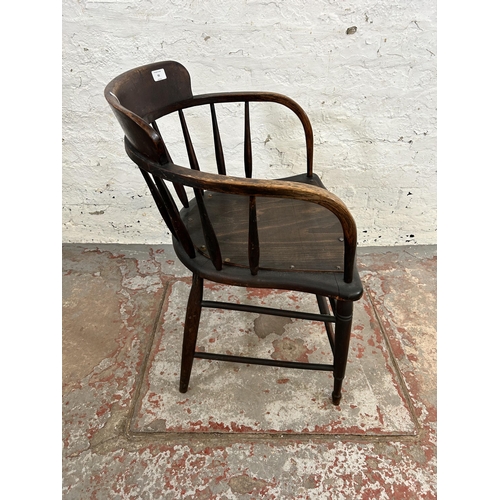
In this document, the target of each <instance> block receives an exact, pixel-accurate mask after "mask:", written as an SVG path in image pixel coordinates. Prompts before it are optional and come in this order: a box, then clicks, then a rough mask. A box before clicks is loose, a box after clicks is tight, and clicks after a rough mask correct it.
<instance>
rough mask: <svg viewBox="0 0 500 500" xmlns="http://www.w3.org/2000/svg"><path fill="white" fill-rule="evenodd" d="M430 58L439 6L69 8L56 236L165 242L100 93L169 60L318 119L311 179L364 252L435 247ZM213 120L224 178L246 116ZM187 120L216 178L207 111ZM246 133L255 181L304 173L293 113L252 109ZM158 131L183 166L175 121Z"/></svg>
mask: <svg viewBox="0 0 500 500" xmlns="http://www.w3.org/2000/svg"><path fill="white" fill-rule="evenodd" d="M436 54H437V50H436V2H435V1H431V0H421V1H419V2H416V1H415V2H414V1H408V2H399V3H397V2H389V1H388V0H381V1H379V2H373V1H368V0H346V1H341V0H307V1H306V0H287V1H284V0H276V1H274V2H269V1H268V0H245V1H243V0H235V1H233V2H225V1H222V0H203V1H201V0H189V1H188V0H182V1H181V0H170V1H159V0H150V1H145V0H144V1H141V0H138V1H132V0H128V1H127V0H63V70H62V72H63V83H62V91H63V117H62V118H63V241H64V242H102V243H150V244H157V243H169V242H170V241H171V238H170V235H169V233H168V232H167V229H166V227H165V225H164V223H163V222H162V220H161V219H160V216H159V214H158V212H157V210H156V207H155V205H154V202H153V200H152V198H151V196H150V195H149V193H148V191H147V189H146V186H145V183H144V181H143V178H142V176H141V175H140V173H139V171H138V170H137V168H136V167H135V166H134V165H133V164H132V163H131V162H130V160H129V159H128V157H127V156H126V154H125V152H124V149H123V142H122V135H123V134H122V132H121V129H120V127H119V125H118V123H117V122H116V120H115V118H114V116H113V115H112V113H111V110H110V109H109V107H108V105H107V103H106V101H105V99H104V97H103V90H104V87H105V85H106V84H107V83H108V82H109V81H110V80H111V79H112V78H113V77H115V76H116V75H118V74H119V73H122V72H123V71H126V70H128V69H130V68H133V67H136V66H139V65H142V64H147V63H150V62H154V61H161V60H169V59H172V60H177V61H179V62H181V63H182V64H183V65H184V66H186V68H187V69H188V71H189V72H190V74H191V78H192V85H193V92H194V93H207V92H218V91H222V90H224V91H235V90H265V91H273V92H279V93H283V94H286V95H288V96H290V97H292V98H293V99H294V100H296V101H297V102H298V103H299V104H300V105H301V106H302V107H303V108H304V109H305V111H306V112H307V113H308V115H309V117H310V119H311V122H312V126H313V130H314V136H315V140H314V142H315V152H314V155H315V171H316V173H318V175H320V177H321V178H322V179H323V182H324V183H325V185H326V186H327V187H328V189H329V190H330V191H332V192H334V193H335V194H337V195H338V196H340V197H341V198H342V199H343V200H344V201H345V202H346V204H347V206H348V207H349V208H350V210H351V211H352V213H353V215H354V217H355V219H356V221H357V225H358V237H359V243H360V245H398V244H434V243H436V115H437V112H436ZM273 106H274V107H273ZM218 115H219V118H220V127H221V133H222V134H224V133H225V135H224V136H223V141H224V147H225V150H226V155H227V158H226V161H227V163H228V166H229V169H230V171H231V169H233V170H232V173H233V172H234V173H239V174H241V172H242V171H243V170H242V151H243V112H242V108H241V106H240V107H238V106H237V105H232V106H229V105H228V106H223V107H221V109H220V111H219V112H218ZM188 119H189V121H188V124H189V125H190V128H191V132H192V135H193V138H194V139H195V141H196V142H195V146H196V145H198V149H197V152H198V155H199V159H200V163H201V165H202V168H203V166H204V165H206V166H207V170H209V171H212V166H211V165H212V163H213V152H212V151H211V150H210V151H207V152H206V153H204V152H203V151H204V150H203V149H202V148H201V143H202V142H203V141H205V142H206V143H207V145H208V146H209V149H210V148H211V147H212V139H211V137H210V135H208V133H209V132H210V131H209V129H208V130H206V125H207V124H208V122H207V119H208V115H207V114H206V113H204V112H202V111H199V112H195V111H193V112H192V113H190V114H189V115H188ZM261 121H262V122H263V123H264V124H265V126H264V125H260V122H261ZM252 125H253V126H254V127H255V128H254V130H253V136H252V138H253V143H254V175H255V176H260V177H264V178H276V177H282V176H287V175H293V174H294V173H299V172H303V171H304V170H305V154H304V141H303V135H302V129H301V126H300V123H299V122H298V120H296V119H294V116H293V115H292V114H291V112H290V111H289V110H287V109H286V108H283V109H281V108H278V107H276V105H271V104H263V105H261V106H258V105H255V106H253V107H252ZM160 126H161V127H164V128H162V131H163V130H165V131H166V134H165V133H164V134H163V135H164V137H165V136H166V137H168V139H167V140H168V141H169V143H170V144H171V147H170V149H171V152H172V156H173V157H174V159H175V161H176V162H177V163H182V162H183V161H185V158H186V155H185V152H184V151H183V150H182V148H181V144H180V142H181V141H180V136H179V129H178V127H177V125H176V124H175V123H171V122H170V121H169V120H164V121H163V122H160ZM207 132H208V133H207Z"/></svg>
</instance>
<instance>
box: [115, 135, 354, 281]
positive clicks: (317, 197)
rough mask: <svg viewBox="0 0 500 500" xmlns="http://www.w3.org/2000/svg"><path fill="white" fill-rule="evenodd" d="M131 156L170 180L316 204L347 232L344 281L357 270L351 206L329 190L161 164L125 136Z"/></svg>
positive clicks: (154, 173) (147, 168) (230, 191)
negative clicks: (347, 205) (332, 215)
mask: <svg viewBox="0 0 500 500" xmlns="http://www.w3.org/2000/svg"><path fill="white" fill-rule="evenodd" d="M125 148H126V150H127V154H128V155H129V157H130V158H131V159H132V160H133V161H134V162H135V163H136V164H137V165H139V166H140V167H141V168H143V169H144V170H146V171H148V172H149V173H151V174H153V175H156V176H158V177H161V178H163V179H166V180H168V181H171V182H174V183H179V184H184V185H186V186H190V187H193V188H198V189H206V190H209V191H214V192H221V193H231V194H239V195H245V196H267V197H274V198H290V199H296V200H303V201H307V202H310V203H316V204H318V205H321V206H323V207H325V208H326V209H328V210H329V211H330V212H332V213H333V214H335V215H336V216H337V218H338V219H339V221H340V223H341V225H342V230H343V232H344V281H345V282H346V283H350V282H351V281H352V278H353V273H354V261H355V255H356V243H357V231H356V223H355V222H354V218H353V217H352V215H351V213H350V212H349V209H348V208H347V207H346V205H345V204H344V203H343V202H342V200H341V199H340V198H338V197H337V196H335V195H334V194H332V193H330V192H329V191H327V190H326V189H323V188H321V187H318V186H314V185H310V184H302V183H298V182H292V181H283V180H264V179H249V178H241V177H233V176H226V175H217V174H211V173H207V172H201V171H199V170H193V169H188V168H185V167H180V166H178V165H175V164H174V163H167V164H164V165H162V164H159V163H156V162H153V161H151V160H149V159H148V158H146V157H145V156H143V155H141V154H140V153H139V152H138V151H137V150H136V149H135V148H134V147H133V146H132V144H130V142H129V141H128V139H127V138H125Z"/></svg>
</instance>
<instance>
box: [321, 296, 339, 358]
mask: <svg viewBox="0 0 500 500" xmlns="http://www.w3.org/2000/svg"><path fill="white" fill-rule="evenodd" d="M316 299H317V301H318V306H319V312H320V313H321V314H330V309H329V308H328V302H327V301H326V298H325V297H323V296H321V295H316ZM333 311H334V312H333V315H335V310H333ZM325 328H326V333H327V335H328V341H329V342H330V347H331V349H332V354H334V352H335V332H334V330H333V326H332V323H329V322H327V321H325Z"/></svg>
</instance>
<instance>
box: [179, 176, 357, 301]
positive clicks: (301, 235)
mask: <svg viewBox="0 0 500 500" xmlns="http://www.w3.org/2000/svg"><path fill="white" fill-rule="evenodd" d="M282 180H287V181H293V182H302V183H308V184H313V185H316V186H320V187H323V188H324V186H323V184H322V183H321V180H320V179H319V177H318V176H317V175H313V176H312V177H307V175H306V174H303V175H296V176H293V177H288V178H286V179H282ZM204 202H205V206H206V209H207V211H208V213H209V216H210V219H211V221H212V223H213V227H214V230H215V233H216V234H217V238H218V242H219V246H220V251H221V254H222V260H223V268H222V270H220V271H217V270H216V269H215V268H214V266H213V264H212V262H211V261H210V258H209V255H208V252H207V250H206V248H205V239H204V236H203V228H202V225H201V221H200V216H199V212H198V208H197V205H196V203H190V206H189V207H188V208H184V209H182V210H181V218H182V220H183V222H184V224H185V225H186V227H187V229H188V231H189V233H190V235H191V238H192V241H193V244H194V245H195V247H196V250H197V255H196V257H195V258H190V257H188V256H187V255H186V254H185V252H184V250H183V249H182V247H181V246H180V245H178V244H175V242H174V247H175V249H176V252H177V254H178V256H179V258H180V259H181V260H182V262H183V263H184V264H185V265H186V266H187V267H188V268H189V269H191V270H192V271H193V272H197V273H199V274H200V276H202V277H204V278H206V279H211V280H214V281H223V282H225V283H227V284H237V285H241V286H250V287H252V286H255V287H267V288H284V289H290V288H291V289H295V290H299V291H305V292H311V293H316V294H320V295H324V296H334V297H339V298H344V299H348V300H356V299H357V298H359V297H360V296H361V293H362V286H361V282H360V281H359V276H358V274H357V272H356V273H355V278H354V279H353V282H352V283H349V284H347V283H345V282H344V280H343V270H344V243H343V232H342V226H341V224H340V222H339V220H338V219H337V217H336V216H335V215H334V214H332V213H331V212H330V211H329V210H327V209H325V208H324V207H322V206H320V205H317V204H315V203H309V202H305V201H301V200H293V199H283V198H267V197H258V198H257V200H256V206H257V226H258V231H259V247H260V259H259V270H258V274H257V275H256V276H252V275H251V273H250V270H249V264H248V232H247V228H248V217H249V199H248V197H245V196H240V195H238V196H237V195H232V194H226V193H215V192H213V193H212V192H208V191H206V192H205V194H204ZM355 297H356V298H355Z"/></svg>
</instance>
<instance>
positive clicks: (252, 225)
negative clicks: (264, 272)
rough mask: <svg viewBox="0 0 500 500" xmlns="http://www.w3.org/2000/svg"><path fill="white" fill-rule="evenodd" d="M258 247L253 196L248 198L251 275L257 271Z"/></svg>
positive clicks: (255, 207)
mask: <svg viewBox="0 0 500 500" xmlns="http://www.w3.org/2000/svg"><path fill="white" fill-rule="evenodd" d="M259 258H260V247H259V232H258V228H257V206H256V203H255V196H250V198H249V218H248V263H249V266H250V272H251V273H252V275H254V276H255V275H256V274H257V272H258V269H259Z"/></svg>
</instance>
